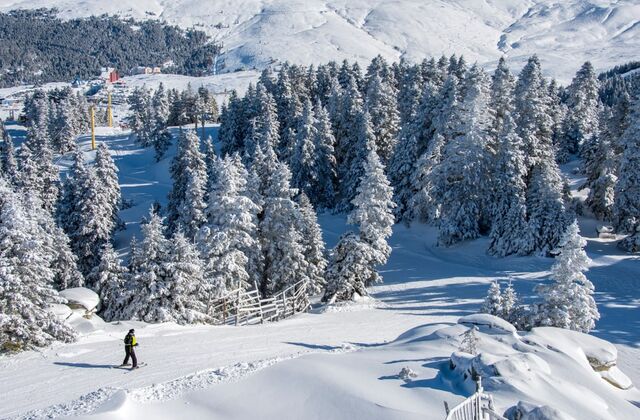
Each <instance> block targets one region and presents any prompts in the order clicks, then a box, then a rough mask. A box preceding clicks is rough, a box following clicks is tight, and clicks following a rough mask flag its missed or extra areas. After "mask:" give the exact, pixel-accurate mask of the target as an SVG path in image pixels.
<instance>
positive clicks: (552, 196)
mask: <svg viewBox="0 0 640 420" xmlns="http://www.w3.org/2000/svg"><path fill="white" fill-rule="evenodd" d="M563 186H564V180H563V179H562V176H561V174H560V171H559V169H558V166H557V164H556V162H555V159H551V160H547V161H545V162H542V163H540V164H539V165H536V166H535V167H534V168H533V170H532V172H531V180H530V183H529V185H528V189H527V196H526V197H527V198H526V205H527V214H528V220H529V227H530V229H531V233H532V234H533V241H534V242H533V243H534V250H536V251H538V253H539V254H540V255H547V254H549V253H550V252H551V251H552V250H554V249H555V248H556V247H557V246H558V243H559V242H560V239H561V238H562V235H563V233H564V231H565V230H566V228H567V223H568V222H569V220H568V219H569V216H568V214H567V210H566V208H565V203H564V197H563Z"/></svg>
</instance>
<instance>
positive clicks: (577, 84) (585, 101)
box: [563, 61, 599, 153]
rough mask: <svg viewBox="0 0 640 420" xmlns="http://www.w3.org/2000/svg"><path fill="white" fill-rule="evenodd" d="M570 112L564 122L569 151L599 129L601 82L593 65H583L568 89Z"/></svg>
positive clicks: (576, 147)
mask: <svg viewBox="0 0 640 420" xmlns="http://www.w3.org/2000/svg"><path fill="white" fill-rule="evenodd" d="M567 105H568V108H569V109H568V114H567V118H566V119H565V124H564V145H563V147H565V148H566V150H567V151H568V152H569V153H576V152H578V150H579V147H580V146H581V145H582V144H583V143H584V142H585V141H587V139H589V138H590V137H591V136H593V135H595V134H596V133H597V130H598V125H599V124H598V106H599V82H598V77H597V75H596V73H595V70H594V68H593V65H591V63H590V62H588V61H587V62H586V63H584V64H583V65H582V67H581V68H580V70H579V71H578V73H576V76H575V77H574V79H573V81H572V82H571V85H569V88H568V89H567Z"/></svg>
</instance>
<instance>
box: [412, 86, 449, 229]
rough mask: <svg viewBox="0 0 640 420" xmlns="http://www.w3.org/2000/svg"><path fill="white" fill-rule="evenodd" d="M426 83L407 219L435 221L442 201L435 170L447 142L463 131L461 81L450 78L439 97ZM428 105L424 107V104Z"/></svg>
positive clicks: (419, 119) (432, 87)
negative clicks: (437, 193)
mask: <svg viewBox="0 0 640 420" xmlns="http://www.w3.org/2000/svg"><path fill="white" fill-rule="evenodd" d="M432 89H435V87H434V86H433V85H431V84H429V83H427V84H425V95H424V97H423V101H422V103H421V107H423V108H422V113H423V115H422V116H421V114H418V121H422V122H420V128H419V131H417V133H419V137H418V138H417V148H418V154H417V156H419V157H418V160H417V161H416V163H415V170H414V171H413V172H412V173H411V175H410V176H411V189H410V191H411V192H412V193H413V196H412V197H411V198H410V200H409V201H408V203H407V210H406V212H405V220H407V221H408V220H414V219H418V220H421V221H424V222H427V221H429V222H435V221H436V220H437V219H438V217H439V215H440V209H439V203H438V202H437V201H436V200H435V197H434V194H433V193H434V184H433V181H434V180H435V179H436V178H434V173H433V172H434V170H435V169H436V168H437V167H438V165H439V164H440V162H441V161H442V157H443V153H444V148H445V145H446V144H447V143H448V142H449V141H450V140H451V139H452V138H454V137H455V136H457V135H459V134H460V133H459V132H458V131H456V129H458V128H459V127H461V122H460V121H459V120H458V118H459V116H460V115H461V113H460V110H459V108H460V101H459V100H458V96H459V95H458V91H459V88H458V82H457V78H456V77H447V78H446V80H445V82H444V85H443V86H442V89H440V91H439V92H438V94H437V96H435V94H434V93H433V91H432ZM423 105H424V106H423Z"/></svg>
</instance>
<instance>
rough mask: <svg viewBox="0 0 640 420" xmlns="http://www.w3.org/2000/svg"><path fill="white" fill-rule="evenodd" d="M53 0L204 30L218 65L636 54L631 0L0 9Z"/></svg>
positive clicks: (316, 0) (262, 1)
mask: <svg viewBox="0 0 640 420" xmlns="http://www.w3.org/2000/svg"><path fill="white" fill-rule="evenodd" d="M41 7H45V8H53V7H55V8H57V9H58V10H59V15H60V16H61V17H63V18H75V17H84V16H90V15H100V14H104V13H107V14H117V15H121V16H126V17H133V18H136V19H149V18H150V19H162V20H166V21H167V22H169V23H171V24H176V25H178V26H181V27H184V28H189V27H196V28H198V29H202V30H204V31H206V32H207V33H208V34H209V35H211V36H212V38H213V39H215V40H216V41H218V42H221V43H222V44H223V45H224V50H223V54H222V55H221V57H219V61H218V63H219V67H220V70H221V71H224V72H228V71H235V70H237V69H249V68H254V67H255V68H264V67H266V66H268V65H271V64H274V63H277V62H281V61H290V62H293V63H300V64H312V63H315V64H317V63H323V62H327V61H330V60H342V59H344V58H348V59H356V60H358V61H360V62H361V63H362V64H366V63H368V61H369V60H370V59H371V58H372V57H374V56H375V55H378V54H381V55H382V56H383V57H385V58H387V59H389V60H398V59H399V58H402V57H404V58H406V59H409V60H412V61H415V60H421V59H422V58H424V57H428V56H439V55H441V54H446V55H449V54H452V53H455V54H458V55H460V54H463V55H464V56H465V58H466V59H467V61H470V62H473V61H478V62H480V63H493V62H495V61H496V60H497V59H498V58H499V57H500V56H503V55H505V56H507V57H509V59H510V60H509V61H510V63H513V64H515V65H517V64H521V63H523V61H524V60H525V59H526V57H528V56H530V55H532V54H534V53H535V54H538V55H539V56H540V57H541V60H542V62H543V66H544V67H545V68H546V70H547V72H548V74H549V75H551V76H554V77H557V78H559V79H560V80H562V81H569V80H570V79H571V77H572V76H573V73H574V72H575V70H576V68H577V67H578V66H579V63H581V62H583V61H586V60H590V61H592V62H593V63H594V65H595V67H596V68H597V69H599V70H604V69H607V68H610V67H612V66H614V65H616V64H620V63H623V62H626V61H629V60H631V59H634V58H637V55H635V53H634V52H635V51H637V49H638V46H640V4H639V3H638V1H636V0H570V1H562V2H559V1H554V0H526V1H519V0H482V1H476V0H428V1H422V0H376V1H368V0H349V1H347V0H298V1H286V0H239V1H228V0H209V1H206V2H203V1H198V0H178V1H168V0H141V1H139V0H135V1H134V0H123V1H120V2H104V1H98V0H86V1H81V2H79V1H77V0H31V1H24V0H0V11H8V10H13V9H17V8H41Z"/></svg>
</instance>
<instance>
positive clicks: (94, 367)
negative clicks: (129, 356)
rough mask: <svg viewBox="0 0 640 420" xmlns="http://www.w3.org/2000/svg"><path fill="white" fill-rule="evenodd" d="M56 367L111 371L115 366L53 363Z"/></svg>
mask: <svg viewBox="0 0 640 420" xmlns="http://www.w3.org/2000/svg"><path fill="white" fill-rule="evenodd" d="M53 364H54V365H58V366H69V367H75V368H83V369H111V368H112V367H113V365H94V364H91V363H74V362H53Z"/></svg>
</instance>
